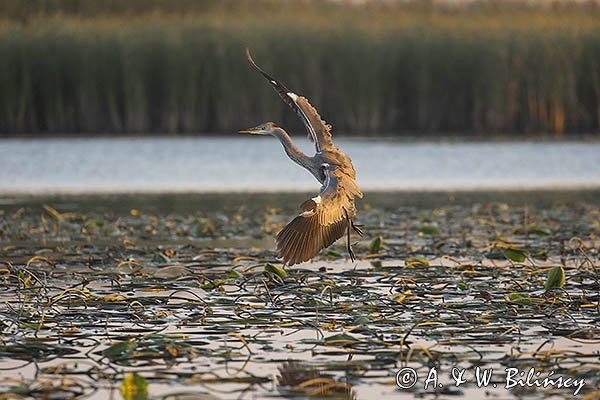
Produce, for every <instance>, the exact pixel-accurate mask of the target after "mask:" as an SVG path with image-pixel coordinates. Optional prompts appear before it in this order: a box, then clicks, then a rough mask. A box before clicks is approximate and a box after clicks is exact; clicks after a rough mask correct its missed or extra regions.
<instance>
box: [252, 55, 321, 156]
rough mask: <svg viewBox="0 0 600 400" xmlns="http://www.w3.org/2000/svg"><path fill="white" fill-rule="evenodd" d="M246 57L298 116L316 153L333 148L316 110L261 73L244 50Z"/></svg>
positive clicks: (276, 81) (306, 101) (279, 83)
mask: <svg viewBox="0 0 600 400" xmlns="http://www.w3.org/2000/svg"><path fill="white" fill-rule="evenodd" d="M246 56H247V57H248V62H249V63H250V65H251V66H252V67H253V68H254V69H255V70H257V71H258V72H259V73H260V74H261V75H262V76H264V77H265V78H266V79H267V81H268V82H269V84H270V85H271V87H272V88H273V89H274V90H275V92H276V93H277V94H278V95H279V97H281V100H283V102H284V103H285V104H287V105H288V106H290V108H291V109H292V110H294V111H295V112H296V114H298V116H299V117H300V119H301V120H302V123H303V124H304V126H305V127H306V130H307V131H308V134H309V138H310V139H312V141H313V142H314V143H315V147H316V149H317V151H321V150H323V149H327V148H330V147H332V146H333V142H332V139H331V125H329V124H327V123H325V121H323V120H322V119H321V116H320V115H319V114H318V113H317V110H316V109H315V108H314V107H313V106H312V105H311V104H310V103H309V102H308V100H307V99H306V98H305V97H302V96H298V95H297V94H295V93H293V92H292V91H291V90H289V89H288V88H287V87H285V85H284V84H282V83H281V82H279V81H278V80H276V79H275V78H273V77H272V76H270V75H269V74H267V73H266V72H265V71H263V70H262V69H261V68H260V67H259V66H258V65H256V63H255V62H254V60H253V59H252V56H251V55H250V50H249V49H246Z"/></svg>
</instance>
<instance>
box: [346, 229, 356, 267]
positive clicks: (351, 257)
mask: <svg viewBox="0 0 600 400" xmlns="http://www.w3.org/2000/svg"><path fill="white" fill-rule="evenodd" d="M351 226H352V222H348V225H347V226H346V232H347V233H348V254H350V259H351V260H352V262H354V260H356V256H355V255H354V250H352V242H350V227H351Z"/></svg>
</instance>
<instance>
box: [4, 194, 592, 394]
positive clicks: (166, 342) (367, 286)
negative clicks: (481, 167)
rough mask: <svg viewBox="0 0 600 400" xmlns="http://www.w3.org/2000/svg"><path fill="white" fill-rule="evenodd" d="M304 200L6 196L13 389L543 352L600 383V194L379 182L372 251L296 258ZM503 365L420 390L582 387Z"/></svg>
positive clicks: (278, 379)
mask: <svg viewBox="0 0 600 400" xmlns="http://www.w3.org/2000/svg"><path fill="white" fill-rule="evenodd" d="M301 198H303V196H302V195H289V194H288V195H286V194H281V195H276V194H271V195H252V196H237V197H236V196H232V195H227V196H223V195H196V196H191V197H190V196H184V195H177V196H166V195H161V196H150V197H143V198H142V197H139V196H129V197H119V198H114V197H104V198H103V197H88V198H72V197H71V198H70V197H66V198H65V197H63V198H46V199H41V198H29V199H27V198H21V199H12V201H11V202H10V204H9V203H8V202H7V201H6V200H5V201H4V204H5V205H4V206H2V210H1V211H0V243H1V246H2V250H1V251H0V264H1V269H0V285H1V286H2V291H1V293H2V300H3V302H2V303H1V304H0V328H1V332H2V339H3V340H2V343H1V344H0V363H1V365H2V368H3V370H4V372H5V373H10V374H11V375H10V376H11V378H10V379H2V380H0V394H1V395H3V396H8V397H10V396H20V397H21V398H39V397H52V398H77V397H79V396H84V395H93V394H97V395H99V396H105V397H106V396H108V395H109V394H110V393H111V392H115V391H118V390H121V392H122V393H123V396H124V397H125V398H126V399H134V398H137V399H145V398H146V397H147V396H148V395H150V396H152V398H155V399H158V398H161V399H185V398H188V399H189V398H205V399H216V398H221V399H229V398H240V397H241V398H246V397H248V398H254V397H261V398H262V397H266V396H274V397H285V398H323V397H327V398H345V399H347V398H353V397H356V398H361V399H362V398H365V399H374V398H381V397H385V396H399V395H401V393H407V392H406V391H400V389H398V388H397V387H396V386H395V383H394V382H395V373H396V371H398V370H399V369H400V368H402V367H405V366H409V367H412V368H415V369H416V370H417V371H419V373H420V374H422V373H423V372H424V371H425V372H426V371H427V370H429V369H430V368H431V367H433V366H435V367H436V368H438V370H439V371H440V379H441V381H442V382H444V383H447V382H448V381H449V379H450V377H449V371H450V368H452V367H455V366H458V367H463V368H467V369H472V368H474V367H475V366H480V367H482V368H496V369H497V370H498V371H502V370H503V369H504V368H506V367H507V366H510V367H515V368H519V369H522V370H526V369H528V368H530V367H532V366H534V367H536V368H538V369H539V370H541V371H549V370H552V371H555V374H556V375H564V376H569V377H572V378H573V379H575V378H577V379H585V382H586V385H585V386H584V389H583V390H582V392H581V394H580V395H581V396H588V397H587V398H590V399H591V398H594V396H595V395H597V392H594V388H597V385H598V368H599V367H600V364H599V361H598V351H599V350H600V330H599V329H598V324H597V321H598V316H599V312H600V311H599V304H600V295H599V293H598V290H599V288H600V286H599V285H600V284H599V278H600V275H599V272H600V270H599V269H598V262H599V259H598V252H597V251H598V248H599V247H600V246H599V244H598V235H599V227H600V225H599V219H598V217H599V213H598V202H597V199H598V196H597V192H588V193H586V192H578V193H575V192H571V193H548V192H546V193H537V194H536V193H529V194H526V193H521V194H518V193H504V194H502V193H500V194H498V193H496V194H494V193H489V194H455V195H450V196H449V195H448V194H444V193H437V194H422V195H408V194H377V195H371V196H367V197H366V199H367V200H366V201H368V203H367V202H363V203H361V205H360V207H361V210H360V214H359V215H360V216H361V222H363V223H365V225H366V228H367V232H368V237H366V238H365V240H364V241H361V242H360V243H359V244H358V246H357V249H356V251H357V253H358V255H359V256H360V258H361V259H360V260H359V261H358V262H356V263H355V264H352V263H349V262H348V261H347V260H346V259H345V256H344V255H343V254H344V253H343V249H344V245H343V244H341V243H340V244H339V246H338V247H333V248H332V249H331V250H330V251H328V252H323V253H322V254H321V256H320V257H319V258H317V259H316V260H315V261H314V262H312V263H308V264H303V265H300V266H298V267H296V268H290V269H287V270H286V271H282V270H281V269H280V268H279V266H278V264H277V260H275V259H274V252H273V250H272V237H273V234H274V232H276V230H277V229H279V227H281V226H282V225H283V224H284V223H286V222H287V221H288V219H289V217H290V215H292V213H293V212H294V211H293V209H292V208H291V207H289V206H285V204H295V203H296V202H297V201H298V200H299V199H301ZM140 204H144V206H143V208H142V207H139V205H140ZM398 204H403V205H402V206H398ZM136 207H137V208H136ZM561 268H562V270H563V271H564V272H565V275H566V280H562V279H561V278H560V276H559V275H556V274H554V275H555V276H554V278H553V277H552V273H550V271H553V270H558V271H560V270H561ZM550 278H552V279H553V280H552V279H550ZM57 377H60V379H57ZM494 379H495V380H493V382H494V383H497V384H498V388H497V389H492V388H491V387H489V388H487V389H486V388H482V389H478V388H477V387H476V386H475V384H474V383H472V382H471V383H470V384H465V385H463V386H461V387H460V388H453V387H451V385H444V387H443V388H437V389H430V390H429V391H423V389H422V386H421V385H418V386H415V387H414V388H413V389H412V390H411V391H409V392H408V393H409V394H410V395H413V394H415V395H417V394H422V395H425V396H426V397H427V396H434V395H436V393H437V396H443V397H444V398H448V397H450V396H457V398H458V396H465V395H474V396H481V395H482V394H483V391H484V390H487V391H488V392H489V391H491V392H492V393H496V394H498V395H501V396H502V397H506V396H507V395H514V396H515V397H518V396H522V395H528V396H530V397H528V398H544V399H547V398H564V397H565V396H570V395H571V394H572V389H552V390H550V389H547V390H541V389H537V390H533V389H531V388H517V389H515V390H513V391H512V392H506V391H505V390H504V389H502V387H503V382H502V381H501V378H500V376H497V377H496V378H494ZM426 393H428V394H426ZM186 396H187V397H186Z"/></svg>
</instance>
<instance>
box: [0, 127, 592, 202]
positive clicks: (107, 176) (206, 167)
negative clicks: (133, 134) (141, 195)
mask: <svg viewBox="0 0 600 400" xmlns="http://www.w3.org/2000/svg"><path fill="white" fill-rule="evenodd" d="M297 141H298V142H299V145H300V147H301V148H302V149H303V150H305V151H306V152H310V151H311V145H310V143H309V142H308V141H307V140H301V139H297ZM336 143H337V144H338V145H339V146H340V147H341V148H342V149H343V150H344V151H345V152H347V153H348V154H349V155H350V157H352V159H353V162H354V165H355V167H356V169H357V171H358V182H359V184H360V186H361V187H362V188H363V190H408V191H410V190H469V189H485V190H493V189H549V188H551V189H566V188H571V189H572V188H584V187H585V188H597V187H600V142H566V143H557V142H475V143H473V142H471V143H405V142H394V141H384V140H369V141H367V140H351V139H340V140H337V141H336ZM318 187H319V184H318V183H317V182H316V181H315V180H314V178H313V177H312V176H311V175H310V174H308V172H306V171H305V170H303V169H301V168H300V167H298V166H297V165H295V164H293V163H292V162H290V161H289V159H287V157H286V155H285V154H284V152H283V151H282V149H281V146H280V144H279V143H278V142H277V141H276V140H275V139H273V138H271V137H227V138H218V137H182V138H118V139H115V138H59V139H6V140H2V141H0V193H4V194H7V193H82V192H88V193H102V192H104V193H108V192H164V191H186V192H187V191H190V192H210V191H232V190H239V191H312V190H317V189H318Z"/></svg>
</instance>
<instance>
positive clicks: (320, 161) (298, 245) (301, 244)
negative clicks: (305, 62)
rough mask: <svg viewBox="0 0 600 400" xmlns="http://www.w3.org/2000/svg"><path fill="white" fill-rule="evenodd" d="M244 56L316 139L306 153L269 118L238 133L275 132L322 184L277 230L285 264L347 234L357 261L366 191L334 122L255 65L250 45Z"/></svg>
mask: <svg viewBox="0 0 600 400" xmlns="http://www.w3.org/2000/svg"><path fill="white" fill-rule="evenodd" d="M246 56H247V58H248V62H249V63H250V65H251V66H252V67H253V68H254V69H255V70H256V71H258V72H259V73H260V74H261V75H262V76H263V77H264V78H266V80H267V81H268V82H269V84H270V85H271V87H272V88H273V89H274V90H275V92H276V93H277V94H278V95H279V97H280V98H281V99H282V100H283V102H284V103H286V104H287V105H288V106H290V108H291V109H292V110H294V111H295V112H296V114H298V116H299V117H300V119H301V120H302V122H303V124H304V126H305V127H306V130H307V131H308V137H309V138H310V139H311V140H312V141H313V142H314V145H315V151H316V152H315V155H313V156H308V155H306V154H304V153H303V152H302V151H300V149H298V147H296V145H295V144H294V142H293V141H292V139H291V138H290V136H289V135H288V133H287V132H286V131H285V130H283V128H280V127H279V126H277V125H276V124H275V123H274V122H266V123H264V124H261V125H258V126H257V127H254V128H250V129H245V130H242V131H240V133H247V134H251V135H271V136H275V137H276V138H277V139H279V141H280V142H281V144H282V145H283V148H284V150H285V152H286V154H287V155H288V157H289V158H290V159H291V160H292V161H294V162H295V163H296V164H298V165H300V166H301V167H304V168H306V169H307V170H308V171H309V172H310V173H311V174H312V175H313V176H314V177H315V178H317V180H318V181H319V182H320V183H321V184H322V186H321V190H320V192H319V194H318V195H317V196H315V197H313V198H311V199H308V200H306V201H305V202H303V203H302V204H301V205H300V210H301V213H300V214H299V215H298V216H297V217H295V218H294V219H293V220H292V221H291V222H290V223H288V224H287V225H286V226H285V227H284V228H283V229H282V230H281V231H280V232H279V233H278V234H277V237H276V239H275V241H276V244H277V256H278V257H279V258H281V259H282V261H283V264H284V265H294V264H299V263H302V262H304V261H308V260H310V259H311V258H313V257H314V256H316V255H317V254H318V253H319V251H321V250H322V249H324V248H326V247H329V246H330V245H331V244H333V243H334V242H335V241H336V240H338V239H339V238H340V237H342V236H344V234H346V235H347V237H348V242H347V249H348V253H349V254H350V258H351V259H352V261H354V259H355V257H354V252H353V251H352V244H351V243H350V230H351V229H353V230H354V231H355V232H356V233H358V234H359V235H360V236H362V235H363V232H362V229H361V226H360V225H356V224H354V217H355V216H356V207H355V206H354V198H355V197H362V192H361V191H360V189H359V187H358V185H357V184H356V171H355V170H354V166H353V165H352V160H350V157H348V156H347V155H346V154H344V153H343V152H342V151H341V150H340V149H339V148H337V147H336V146H334V145H333V141H332V137H331V125H328V124H326V123H325V121H323V120H322V119H321V117H320V116H319V114H318V113H317V110H315V108H314V107H313V106H311V105H310V103H309V102H308V100H307V99H306V98H304V97H302V96H299V95H297V94H295V93H293V92H292V91H290V90H289V89H288V88H286V87H285V86H284V85H283V84H282V83H281V82H279V81H277V80H276V79H275V78H273V77H271V76H270V75H269V74H267V73H266V72H265V71H263V70H262V69H261V68H260V67H259V66H258V65H256V63H255V62H254V60H253V59H252V56H251V55H250V51H249V50H248V49H246Z"/></svg>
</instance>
